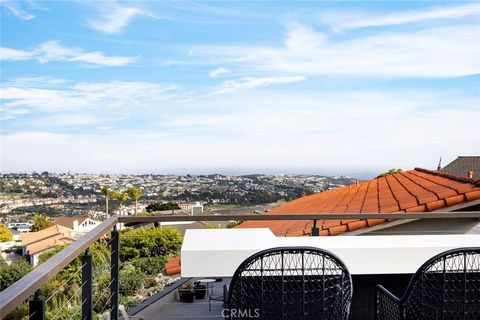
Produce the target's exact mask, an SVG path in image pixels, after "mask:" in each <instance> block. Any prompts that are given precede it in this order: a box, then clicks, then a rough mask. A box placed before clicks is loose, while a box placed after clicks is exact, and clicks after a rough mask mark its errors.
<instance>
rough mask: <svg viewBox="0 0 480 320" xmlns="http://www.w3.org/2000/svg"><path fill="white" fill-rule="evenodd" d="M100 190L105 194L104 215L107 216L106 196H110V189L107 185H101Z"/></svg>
mask: <svg viewBox="0 0 480 320" xmlns="http://www.w3.org/2000/svg"><path fill="white" fill-rule="evenodd" d="M101 191H102V193H103V195H104V196H105V215H106V218H108V198H109V197H111V195H112V191H111V190H110V188H109V187H108V186H103V187H102V189H101Z"/></svg>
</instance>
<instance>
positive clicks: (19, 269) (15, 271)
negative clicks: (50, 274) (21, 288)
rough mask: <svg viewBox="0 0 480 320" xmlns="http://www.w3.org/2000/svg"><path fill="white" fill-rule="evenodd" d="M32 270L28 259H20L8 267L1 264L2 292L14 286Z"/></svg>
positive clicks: (0, 281)
mask: <svg viewBox="0 0 480 320" xmlns="http://www.w3.org/2000/svg"><path fill="white" fill-rule="evenodd" d="M31 270H32V267H31V266H30V264H29V263H28V262H27V260H26V259H24V258H20V259H18V261H17V262H15V263H13V264H11V265H8V264H6V263H2V264H0V291H3V290H4V289H5V288H7V287H9V286H10V285H12V284H13V283H14V282H16V281H17V280H18V279H20V278H21V277H23V276H24V275H26V274H27V273H29V272H30V271H31Z"/></svg>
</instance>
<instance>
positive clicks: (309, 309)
mask: <svg viewBox="0 0 480 320" xmlns="http://www.w3.org/2000/svg"><path fill="white" fill-rule="evenodd" d="M351 299H352V278H351V276H350V273H349V271H348V269H347V267H346V266H345V264H344V263H343V262H342V261H341V260H340V259H339V258H338V257H337V256H335V255H334V254H333V253H330V252H328V251H325V250H321V249H317V248H311V247H285V248H273V249H268V250H264V251H261V252H258V253H256V254H254V255H252V256H250V257H249V258H247V259H246V260H245V261H244V262H243V263H242V264H241V265H240V266H239V267H238V268H237V270H236V272H235V274H234V275H233V277H232V280H231V282H230V290H229V293H228V299H227V309H228V311H229V312H228V313H229V315H230V319H252V318H255V319H263V320H265V319H274V320H286V319H292V320H293V319H294V320H302V319H312V320H313V319H319V320H320V319H332V320H339V319H347V317H348V312H349V309H350V302H351Z"/></svg>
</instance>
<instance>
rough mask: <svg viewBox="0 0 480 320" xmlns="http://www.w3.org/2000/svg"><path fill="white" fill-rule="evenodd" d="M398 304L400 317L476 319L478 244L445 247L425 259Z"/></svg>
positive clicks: (479, 282) (479, 295)
mask: <svg viewBox="0 0 480 320" xmlns="http://www.w3.org/2000/svg"><path fill="white" fill-rule="evenodd" d="M401 304H402V309H403V310H402V313H403V318H404V319H412V320H414V319H425V320H426V319H480V248H478V247H477V248H459V249H453V250H449V251H446V252H442V253H440V254H438V255H436V256H435V257H433V258H431V259H430V260H428V261H427V262H425V263H424V264H423V265H422V266H421V267H420V269H418V271H417V272H416V273H415V275H414V276H413V277H412V279H411V280H410V283H409V285H408V288H407V290H406V293H405V296H404V297H403V298H402V299H401Z"/></svg>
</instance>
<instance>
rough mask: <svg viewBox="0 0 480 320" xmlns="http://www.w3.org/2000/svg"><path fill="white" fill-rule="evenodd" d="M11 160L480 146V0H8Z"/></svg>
mask: <svg viewBox="0 0 480 320" xmlns="http://www.w3.org/2000/svg"><path fill="white" fill-rule="evenodd" d="M0 3H1V51H0V57H1V73H0V74H1V87H0V90H1V95H0V98H1V113H2V114H1V117H2V120H1V130H2V134H1V142H0V143H1V149H2V156H1V157H2V158H1V162H2V171H4V172H9V171H32V170H37V171H43V170H49V171H56V172H58V171H67V170H70V171H75V172H112V173H144V172H146V173H149V172H158V173H187V172H189V173H205V172H225V173H238V174H241V173H252V172H265V173H274V172H292V173H318V174H341V173H346V174H355V175H364V176H368V175H369V174H375V173H376V172H378V171H381V170H385V169H389V168H392V167H401V168H403V169H411V168H413V167H415V166H420V167H427V168H434V167H435V166H436V163H437V162H438V158H439V157H440V156H443V158H444V161H445V162H447V161H449V160H452V159H453V158H455V157H456V156H458V155H473V154H479V153H480V128H479V123H480V85H479V79H480V77H479V73H480V45H479V43H480V4H479V3H478V2H461V1H455V2H447V1H435V2H433V1H422V2H414V1H403V2H393V1H388V2H387V1H386V2H378V1H375V2H364V1H354V2H344V1H336V2H286V1H284V2H273V1H268V2H258V1H257V2H226V1H225V2H212V1H208V2H186V1H180V2H166V1H162V2H159V1H145V2H142V1H129V2H120V1H33V0H29V1H9V0H2V1H1V2H0Z"/></svg>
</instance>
